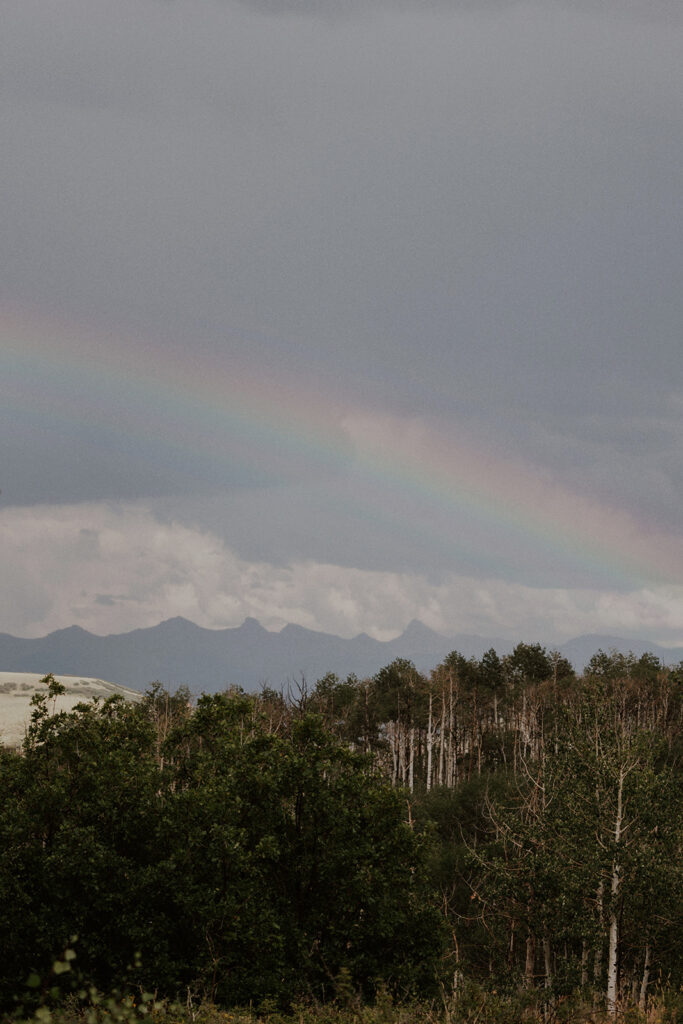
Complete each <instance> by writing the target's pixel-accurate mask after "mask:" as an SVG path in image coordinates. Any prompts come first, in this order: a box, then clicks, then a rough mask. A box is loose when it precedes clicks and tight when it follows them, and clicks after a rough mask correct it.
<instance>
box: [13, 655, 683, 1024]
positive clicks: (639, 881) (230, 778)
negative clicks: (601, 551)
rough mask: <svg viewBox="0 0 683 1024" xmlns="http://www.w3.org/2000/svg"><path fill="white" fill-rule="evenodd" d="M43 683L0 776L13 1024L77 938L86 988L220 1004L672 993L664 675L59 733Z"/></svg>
mask: <svg viewBox="0 0 683 1024" xmlns="http://www.w3.org/2000/svg"><path fill="white" fill-rule="evenodd" d="M48 683H49V694H46V695H45V696H42V697H39V698H36V699H35V707H34V713H33V720H32V725H31V728H30V730H29V733H28V735H27V738H26V742H25V744H24V749H23V751H22V753H21V755H17V754H13V753H10V752H3V753H2V755H1V757H0V784H1V785H2V790H3V803H2V807H1V808H0V842H1V843H2V850H3V857H2V866H1V867H0V947H1V948H2V949H3V951H4V955H3V959H2V962H1V963H0V1000H1V1001H2V1006H3V1008H4V1009H5V1011H7V1012H11V1007H12V1004H13V999H14V997H15V996H17V995H21V993H20V992H18V984H19V983H20V981H21V979H23V978H25V977H26V976H27V975H28V973H29V972H30V971H31V970H36V971H37V972H38V973H37V975H36V977H38V976H40V977H43V976H44V973H45V969H46V968H45V965H46V964H47V965H49V964H50V963H51V962H52V960H51V958H52V957H53V954H54V953H55V952H56V951H57V950H59V949H60V948H63V945H64V943H65V942H66V941H67V939H68V937H69V936H71V935H74V934H77V935H78V936H79V939H78V944H77V952H78V963H79V967H80V968H81V970H82V971H84V972H85V974H86V975H87V976H88V978H91V979H92V980H93V981H94V982H95V983H96V984H98V985H99V986H100V987H102V988H104V989H107V988H112V987H113V986H119V987H120V986H121V985H123V984H124V983H125V981H126V978H128V980H129V981H130V982H131V983H132V982H135V983H136V984H142V985H146V986H147V987H152V988H153V989H154V990H156V991H158V992H159V993H160V994H162V995H165V996H170V997H173V996H177V995H178V994H179V993H187V992H190V993H194V994H196V995H197V996H198V997H200V998H205V999H211V1000H214V1001H217V1002H219V1003H222V1004H223V1005H237V1004H242V1005H246V1004H250V1003H254V1004H255V1005H258V1004H259V1003H260V1002H262V1001H264V1000H274V1001H275V1002H277V1003H280V1004H287V1003H289V1002H291V1001H292V1000H293V999H297V998H299V999H300V998H314V999H318V1000H326V999H329V998H334V997H337V996H339V994H340V993H341V992H346V993H347V994H348V992H349V991H351V992H356V993H358V994H359V995H360V996H362V997H363V998H366V999H367V998H370V999H371V998H373V997H374V996H376V994H377V993H378V992H381V991H387V992H392V993H393V994H394V995H395V996H396V997H398V998H402V999H405V998H409V997H412V996H415V995H420V996H423V997H431V996H434V995H437V994H440V996H441V998H446V999H448V998H451V997H452V998H454V999H455V1004H457V1003H458V1000H459V999H460V1000H462V1001H466V999H467V993H471V991H472V986H473V985H474V986H480V987H483V988H482V989H481V990H482V991H484V990H486V991H488V992H490V993H497V996H496V998H503V997H505V998H510V999H516V1000H517V1004H516V1005H517V1006H521V1005H522V1004H524V1005H526V1006H528V1007H533V1006H537V1007H538V1008H539V1010H543V1012H544V1013H545V1015H546V1018H548V1019H549V1018H550V1017H552V1016H553V1015H559V1014H561V1013H564V1015H565V1016H566V1015H567V1013H568V1012H569V1008H570V1007H576V1006H578V1005H579V1004H581V1005H583V1006H584V1007H585V1006H590V1005H592V1004H594V1005H596V1006H598V1007H602V1008H604V1009H605V1010H606V1011H607V1012H608V1013H610V1014H612V1015H615V1014H616V1013H617V1011H618V1010H619V1008H621V1007H624V1006H627V1005H631V1004H633V1005H635V1006H638V1005H640V1006H641V1008H645V1006H646V1004H647V1001H648V998H649V996H650V993H651V992H652V991H653V989H655V988H657V989H660V990H662V989H665V990H667V991H668V992H674V991H676V990H678V989H679V988H680V986H681V982H682V981H683V973H682V972H681V966H680V964H681V939H680V935H681V933H682V932H683V915H682V913H681V907H682V896H683V885H682V883H683V873H682V870H681V862H682V861H683V857H682V854H683V849H682V846H683V842H682V839H683V811H682V809H681V800H680V755H681V718H682V704H681V691H682V684H683V666H680V667H679V668H678V669H665V668H663V667H662V666H661V665H660V664H659V662H658V661H657V659H655V658H654V657H652V656H651V655H645V656H643V657H642V658H640V659H635V658H633V657H630V658H625V657H623V656H621V655H618V654H609V655H607V654H604V653H603V652H599V653H598V654H597V655H596V656H595V657H594V658H593V659H592V660H591V662H590V664H589V666H588V667H587V670H586V672H585V673H584V675H583V676H582V677H581V678H577V677H576V676H575V675H574V673H573V671H572V669H571V666H570V665H569V664H568V662H566V661H565V660H564V659H563V658H561V657H559V656H557V655H554V654H552V653H551V654H548V653H547V652H546V651H545V650H544V649H543V648H541V647H539V646H538V645H524V644H520V645H519V646H518V647H517V648H516V649H515V651H514V652H513V653H512V654H511V655H509V656H507V657H505V658H502V659H500V658H498V656H497V655H496V653H495V651H489V652H487V654H485V655H484V657H483V658H482V659H481V661H475V660H469V661H468V660H465V659H464V658H463V657H462V656H460V655H459V654H458V653H457V652H453V653H452V654H451V655H449V657H448V658H446V659H445V661H444V662H443V663H442V664H441V665H439V666H438V667H437V668H436V669H435V670H434V671H433V672H432V673H431V674H429V675H423V674H421V673H419V672H417V670H416V669H415V667H414V665H412V664H411V663H410V662H408V661H404V660H397V661H395V662H393V663H392V664H391V665H389V666H387V667H385V668H384V669H382V670H381V671H380V672H379V673H378V674H377V675H376V676H375V677H374V678H372V679H367V680H358V679H356V678H354V677H350V678H349V679H347V680H340V679H338V678H336V677H334V676H327V677H325V678H324V679H321V680H319V681H318V683H317V684H316V685H315V687H313V688H312V689H311V690H310V691H309V690H308V688H307V687H306V685H305V684H304V683H302V684H301V685H299V686H297V687H294V688H293V690H291V691H290V692H289V693H288V694H283V693H278V692H275V691H273V690H270V689H268V688H264V689H263V690H262V692H261V693H260V694H258V695H255V696H247V695H245V694H243V693H241V692H239V691H238V692H230V693H226V694H219V695H216V696H211V697H206V696H203V697H201V698H200V699H199V700H198V702H197V704H196V707H193V706H192V704H191V702H190V701H189V695H188V694H187V693H186V692H184V691H180V692H179V693H177V694H175V695H174V696H171V695H169V694H168V693H166V692H165V691H164V690H163V689H162V688H161V687H159V686H155V687H153V688H152V689H151V690H150V691H149V693H148V694H147V695H146V697H145V699H144V700H143V702H142V703H141V704H139V705H137V706H132V705H128V704H125V703H123V702H122V701H120V700H117V699H113V700H110V701H108V702H106V703H105V704H99V705H98V704H92V705H87V706H82V707H81V708H80V709H77V710H76V711H74V712H73V713H71V714H57V715H55V714H53V713H52V712H53V707H52V705H51V696H50V695H54V693H55V692H56V690H57V689H58V684H55V683H54V681H51V680H50V679H49V678H48ZM138 952H139V954H140V960H141V963H140V965H139V966H137V967H135V968H131V967H130V966H129V965H131V964H132V963H133V962H134V954H135V953H138ZM41 972H43V973H42V974H41ZM131 972H132V973H131ZM463 1005H464V1002H463Z"/></svg>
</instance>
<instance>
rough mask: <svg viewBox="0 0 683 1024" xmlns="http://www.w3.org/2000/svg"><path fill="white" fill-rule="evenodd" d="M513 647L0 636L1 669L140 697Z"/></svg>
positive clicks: (679, 652) (410, 637)
mask: <svg viewBox="0 0 683 1024" xmlns="http://www.w3.org/2000/svg"><path fill="white" fill-rule="evenodd" d="M513 646H514V644H511V643H510V642H509V641H505V640H501V639H496V638H495V637H489V638H485V637H481V636H476V635H473V634H457V635H455V636H451V637H446V636H443V635H441V634H440V633H435V632H434V631H433V630H431V629H429V628H428V627H427V626H425V625H424V624H423V623H422V622H419V621H417V620H414V621H413V622H411V623H410V624H409V625H408V627H407V628H406V629H405V631H404V632H403V633H402V634H401V635H400V636H398V637H396V638H395V639H393V640H387V641H380V640H374V639H373V638H372V637H370V636H368V635H367V634H365V633H361V634H359V635H358V636H355V637H353V638H351V639H344V638H342V637H339V636H334V635H333V634H331V633H320V632H316V631H314V630H310V629H304V628H303V627H302V626H295V625H291V624H290V625H288V626H285V627H284V629H282V630H280V632H271V631H269V630H267V629H265V628H264V627H263V626H262V625H261V624H260V623H259V622H258V621H257V620H256V619H252V618H249V619H245V621H244V622H243V623H242V625H241V626H239V627H237V628H235V629H204V628H203V627H201V626H197V625H195V624H194V623H193V622H189V621H188V620H187V619H183V618H173V619H167V620H166V621H165V622H161V623H160V624H159V625H158V626H152V627H150V628H147V629H135V630H132V631H131V632H128V633H119V634H113V635H110V636H96V635H95V634H93V633H88V632H87V631H86V630H84V629H81V628H80V626H70V627H69V628H68V629H60V630H57V631H56V632H54V633H50V634H48V636H45V637H40V638H37V639H26V638H22V637H15V636H10V635H9V634H6V633H4V634H0V668H2V669H3V670H5V671H11V672H38V673H41V674H45V673H47V672H54V673H64V674H68V675H77V676H82V677H86V676H87V677H94V678H99V679H107V680H109V681H110V682H113V683H119V684H121V685H124V686H130V687H134V688H137V689H145V688H146V687H147V686H149V684H150V683H152V682H154V681H157V680H158V681H160V682H162V683H163V684H164V685H165V686H167V687H168V688H170V689H174V688H176V687H177V686H180V685H186V686H188V687H189V689H190V691H191V692H192V693H200V692H206V693H215V692H217V691H219V690H222V689H224V688H225V687H227V686H230V685H239V686H242V687H244V689H245V690H255V689H258V688H259V686H261V685H263V684H266V685H268V686H272V687H274V688H275V689H280V687H282V686H286V685H287V684H288V683H300V682H301V680H302V678H305V679H306V680H307V682H308V683H309V684H311V683H315V681H316V680H317V679H319V678H321V677H322V676H323V675H325V674H326V673H327V672H335V673H336V674H337V675H338V676H340V677H341V678H345V677H346V676H347V675H349V674H351V673H355V674H356V675H357V676H359V677H361V678H362V677H365V676H370V675H373V674H374V673H375V672H377V671H378V670H379V669H380V668H382V667H383V666H384V665H387V664H389V663H390V662H391V661H393V660H394V658H399V657H401V658H409V659H410V660H411V661H413V662H414V663H415V665H416V666H417V667H418V668H419V669H420V670H422V671H427V670H429V669H431V668H434V667H435V666H436V665H438V664H439V662H440V661H442V660H443V659H444V658H445V657H446V655H447V654H449V653H450V652H451V651H453V650H458V651H459V652H460V653H461V654H463V655H464V656H465V657H466V658H471V657H475V658H480V657H481V656H482V654H483V653H484V651H486V650H488V649H489V648H491V647H493V648H495V650H496V651H497V652H498V654H500V655H503V654H505V653H507V652H508V651H510V650H511V649H512V647H513ZM547 646H548V647H549V648H551V647H554V645H552V644H550V645H547ZM554 649H557V650H559V651H560V653H561V654H563V655H564V656H565V657H566V658H568V659H569V661H570V662H571V663H572V665H573V666H574V667H575V668H576V669H577V670H579V671H580V670H581V669H582V668H583V667H584V665H585V664H586V663H587V662H588V661H589V659H590V658H591V657H592V655H593V654H595V653H596V651H598V650H604V651H610V650H613V649H614V650H617V651H620V652H622V653H624V654H627V653H628V652H629V651H632V652H633V653H634V654H636V655H638V656H639V655H641V654H643V653H645V652H646V651H650V652H651V653H653V654H655V655H656V656H657V657H658V658H660V659H661V661H662V662H663V663H664V664H667V665H671V664H676V663H678V662H679V661H682V660H683V647H676V648H673V647H661V646H658V645H657V644H653V643H649V642H644V641H638V640H624V639H623V638H620V637H614V636H603V635H598V634H594V635H593V634H589V635H586V636H580V637H575V638H574V639H572V640H569V641H567V643H564V644H559V645H557V646H556V648H554Z"/></svg>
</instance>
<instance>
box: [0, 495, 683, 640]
mask: <svg viewBox="0 0 683 1024" xmlns="http://www.w3.org/2000/svg"><path fill="white" fill-rule="evenodd" d="M0 541H1V542H2V550H3V551H5V552H8V553H11V554H8V555H7V556H6V557H5V569H4V573H3V578H2V584H1V588H0V614H2V621H3V623H4V624H5V625H4V629H5V631H9V632H15V633H19V634H22V635H33V636H39V635H42V634H44V633H47V632H49V631H51V630H54V629H59V628H62V627H65V626H68V625H71V624H72V623H73V620H74V617H77V619H78V622H79V624H80V625H82V626H83V627H84V628H86V629H89V630H91V631H92V632H95V633H99V634H107V633H117V632H124V631H126V630H129V629H134V628H138V627H143V626H149V625H154V624H156V623H157V622H159V621H160V620H161V619H163V618H165V617H167V616H169V617H170V616H173V615H182V616H185V617H186V618H189V619H191V620H192V621H194V622H197V623H198V624H199V625H202V626H206V627H211V628H224V627H230V626H238V625H240V624H241V623H242V621H243V620H244V618H245V617H247V616H250V615H251V616H254V617H255V618H257V619H259V621H260V622H262V623H263V624H264V625H265V626H266V627H268V628H270V629H278V628H280V627H282V626H283V625H285V624H286V623H287V622H295V623H297V624H299V625H302V626H305V627H307V628H310V629H320V630H324V631H328V632H333V633H338V634H340V635H344V636H354V635H356V634H357V633H359V632H361V631H364V632H367V633H369V634H371V635H372V636H374V637H376V638H378V639H389V638H390V637H392V636H394V635H396V634H397V633H398V632H400V631H401V630H402V629H403V628H405V626H406V625H407V624H408V622H410V621H411V619H413V618H418V619H421V620H422V621H423V622H424V623H425V624H426V625H428V626H430V627H431V628H432V629H434V630H436V631H438V632H441V633H445V634H446V635H449V634H453V633H455V632H460V631H465V632H473V633H480V634H483V635H487V634H488V635H496V636H500V637H502V638H504V639H510V640H515V639H517V640H518V639H520V638H521V637H524V638H525V639H527V640H536V639H539V638H540V639H541V640H543V641H544V642H546V643H547V642H553V641H554V642H562V641H563V640H566V639H567V638H568V637H570V636H573V635H577V634H580V633H586V632H607V633H614V632H615V631H620V632H621V633H622V634H624V635H626V636H629V635H630V636H634V637H637V636H639V635H642V632H643V630H646V632H647V635H648V636H649V637H650V638H651V639H653V640H655V641H656V642H660V643H663V644H665V645H666V644H669V645H670V646H675V645H677V644H681V643H682V642H683V630H681V628H680V623H681V616H682V615H683V587H676V586H669V587H660V588H642V589H640V590H638V591H634V592H630V593H619V592H610V591H594V590H587V589H586V590H580V589H571V590H568V589H563V588H559V587H556V588H533V587H525V586H521V585H518V584H510V583H503V582H502V581H499V580H494V579H475V578H472V577H468V576H460V575H457V574H454V573H448V574H446V575H445V576H444V578H443V579H442V581H441V582H440V583H439V584H435V583H433V582H431V581H430V580H429V579H427V578H426V577H425V576H423V575H421V574H417V573H390V572H372V571H364V570H360V569H347V568H344V567H342V566H339V565H331V564H319V563H311V562H305V561H304V562H294V563H292V564H289V565H284V566H276V565H272V564H269V563H268V562H248V561H246V560H244V559H241V558H239V557H237V556H236V555H235V553H234V552H233V551H231V550H230V549H229V548H227V547H226V545H225V544H224V543H222V541H221V540H220V539H219V538H218V537H216V536H215V535H213V534H211V533H209V532H208V531H206V530H199V529H193V528H192V527H188V526H185V525H182V524H179V523H163V522H160V521H159V520H158V519H157V518H156V517H155V516H153V515H152V514H150V513H149V512H148V511H146V510H145V509H142V508H134V507H125V506H121V507H112V506H111V505H78V506H72V507H69V506H59V507H51V506H37V507H35V508H34V509H33V510H31V512H29V513H27V512H25V511H22V510H16V509H5V510H4V511H3V512H2V513H1V514H0Z"/></svg>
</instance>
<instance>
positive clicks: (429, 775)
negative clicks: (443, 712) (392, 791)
mask: <svg viewBox="0 0 683 1024" xmlns="http://www.w3.org/2000/svg"><path fill="white" fill-rule="evenodd" d="M433 745H434V736H433V732H432V695H431V693H430V694H429V719H428V721H427V792H429V790H430V789H431V788H432V747H433Z"/></svg>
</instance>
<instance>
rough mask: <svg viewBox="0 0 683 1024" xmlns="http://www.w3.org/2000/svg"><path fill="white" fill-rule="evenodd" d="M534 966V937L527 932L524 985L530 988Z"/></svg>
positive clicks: (532, 982)
mask: <svg viewBox="0 0 683 1024" xmlns="http://www.w3.org/2000/svg"><path fill="white" fill-rule="evenodd" d="M535 968H536V939H535V938H534V936H533V935H532V934H531V932H529V934H528V935H527V937H526V963H525V965H524V987H525V988H532V987H533V984H534V974H535Z"/></svg>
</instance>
